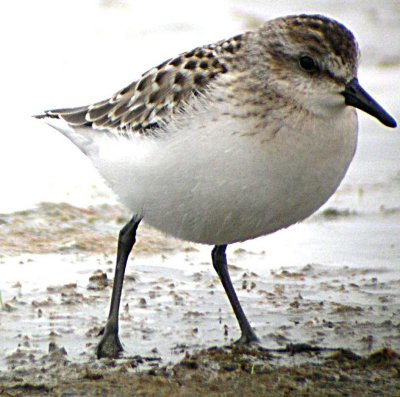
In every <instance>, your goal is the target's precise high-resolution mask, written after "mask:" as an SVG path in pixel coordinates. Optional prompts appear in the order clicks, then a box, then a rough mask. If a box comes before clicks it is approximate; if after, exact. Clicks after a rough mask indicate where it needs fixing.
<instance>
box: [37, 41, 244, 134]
mask: <svg viewBox="0 0 400 397" xmlns="http://www.w3.org/2000/svg"><path fill="white" fill-rule="evenodd" d="M241 38H242V35H239V36H235V37H233V38H231V39H229V40H226V41H221V42H218V43H216V44H212V45H209V46H205V47H198V48H195V49H194V50H192V51H189V52H186V53H183V54H181V55H179V56H177V57H176V58H171V59H169V60H167V61H165V62H163V63H162V64H160V65H158V66H157V67H155V68H153V69H150V70H149V71H147V72H146V73H144V74H143V75H142V76H141V78H140V79H139V80H137V81H135V82H133V83H131V84H130V85H128V86H127V87H125V88H124V89H122V90H121V91H119V92H117V93H116V94H114V95H113V96H112V97H111V98H109V99H107V100H104V101H101V102H97V103H94V104H92V105H89V106H82V107H77V108H70V109H54V110H48V111H46V112H45V114H44V115H40V116H36V117H38V118H45V117H51V118H61V119H64V120H65V121H66V122H67V123H68V124H69V125H70V126H71V127H83V126H86V127H91V128H93V129H98V130H104V129H107V130H117V131H144V130H146V129H151V128H152V127H156V126H157V125H159V123H160V122H161V121H167V120H168V118H169V117H170V116H171V115H172V114H173V112H175V111H176V110H177V109H179V107H180V106H182V104H183V103H185V101H186V100H187V99H189V97H190V96H191V95H193V94H198V93H201V92H202V91H203V90H204V89H205V88H206V87H207V85H208V84H209V82H210V81H212V80H213V79H214V78H216V76H218V75H220V74H222V73H226V72H227V71H228V66H227V63H226V62H225V61H224V54H225V55H226V56H228V58H229V56H231V55H232V54H233V53H235V52H236V51H237V50H238V49H239V48H240V43H241Z"/></svg>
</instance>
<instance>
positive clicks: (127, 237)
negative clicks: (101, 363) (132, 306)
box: [96, 217, 141, 358]
mask: <svg viewBox="0 0 400 397" xmlns="http://www.w3.org/2000/svg"><path fill="white" fill-rule="evenodd" d="M140 221H141V219H138V218H136V217H133V218H132V219H131V220H130V221H129V222H128V223H127V224H126V225H125V226H124V227H123V228H122V229H121V231H120V232H119V238H118V251H117V264H116V267H115V276H114V284H113V291H112V296H111V304H110V313H109V315H108V319H107V324H106V326H105V328H104V333H103V336H102V338H101V341H100V343H99V344H98V345H97V348H96V354H97V358H103V357H109V358H116V357H118V355H119V353H120V352H121V351H122V350H123V348H122V345H121V342H120V341H119V337H118V315H119V305H120V302H121V293H122V284H123V282H124V275H125V267H126V262H127V261H128V257H129V254H130V253H131V251H132V247H133V245H134V244H135V241H136V240H135V238H136V230H137V228H138V226H139V223H140Z"/></svg>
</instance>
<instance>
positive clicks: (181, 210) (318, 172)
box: [34, 14, 396, 358]
mask: <svg viewBox="0 0 400 397" xmlns="http://www.w3.org/2000/svg"><path fill="white" fill-rule="evenodd" d="M359 53H360V51H359V47H358V44H357V41H356V39H355V37H354V35H353V33H352V32H351V31H350V30H349V29H348V28H347V27H345V26H344V25H343V24H341V23H340V22H338V21H336V20H334V19H331V18H328V17H326V16H323V15H318V14H315V15H314V14H312V15H308V14H299V15H288V16H283V17H279V18H275V19H272V20H268V21H266V22H264V23H263V24H261V25H260V26H259V27H258V28H257V29H255V30H252V31H247V32H244V33H241V34H239V35H236V36H234V37H231V38H229V39H226V40H221V41H217V42H215V43H213V44H209V45H204V46H200V47H196V48H194V49H192V50H190V51H187V52H184V53H182V54H180V55H177V56H175V57H172V58H170V59H168V60H166V61H164V62H163V63H161V64H159V65H158V66H156V67H154V68H152V69H150V70H148V71H147V72H145V73H143V74H142V75H141V77H139V78H138V79H137V80H135V81H133V82H132V83H131V84H129V85H127V86H126V87H124V88H123V89H121V90H120V91H118V92H116V93H115V94H114V95H112V96H111V97H110V98H108V99H106V100H103V101H100V102H96V103H93V104H90V105H88V106H80V107H73V108H60V109H54V110H48V111H44V113H42V114H39V115H36V116H34V117H36V118H38V119H41V120H44V121H45V122H46V123H48V124H49V125H50V126H52V127H54V128H55V129H56V130H58V131H59V132H61V133H62V134H63V135H65V136H66V137H67V138H68V139H69V140H70V141H72V143H73V144H75V145H76V146H77V147H78V148H79V149H80V150H81V151H82V152H83V153H84V154H85V155H86V156H87V157H88V158H89V159H90V160H91V161H92V163H93V165H94V166H95V167H96V169H97V170H98V172H99V173H100V175H101V176H102V177H103V178H104V180H105V182H106V183H107V184H108V186H109V187H110V188H111V189H112V190H113V191H114V192H115V193H116V195H117V196H118V197H119V199H120V201H121V202H122V204H123V205H124V206H125V207H127V209H128V210H129V211H130V213H131V214H132V216H131V218H130V220H129V222H128V223H127V224H126V225H125V226H124V227H123V228H122V229H121V231H120V233H119V238H118V248H117V259H116V267H115V276H114V283H113V290H112V296H111V303H110V310H109V315H108V319H107V322H106V325H105V327H104V332H103V334H102V337H101V340H100V342H99V343H98V345H97V347H96V355H97V357H98V358H103V357H108V358H113V357H118V356H119V355H120V354H121V352H122V351H123V346H122V343H121V341H120V339H119V323H118V318H119V308H120V302H121V291H122V286H123V280H124V274H125V268H126V264H127V260H128V257H129V255H130V253H131V250H132V248H133V246H134V244H135V242H136V231H137V228H138V226H139V224H140V223H141V221H143V222H145V223H147V224H148V225H150V226H153V227H155V228H156V229H158V230H160V231H161V232H164V233H165V234H166V235H170V236H174V237H177V238H179V239H182V240H186V241H191V242H195V243H201V244H207V245H211V246H213V248H212V251H211V260H212V264H213V267H214V269H215V270H216V272H217V274H218V276H219V278H220V280H221V283H222V286H223V288H224V289H225V292H226V294H227V296H228V299H229V301H230V304H231V306H232V309H233V311H234V314H235V316H236V318H237V321H238V324H239V327H240V332H241V335H240V338H239V339H238V340H237V341H236V342H237V343H241V344H253V343H254V344H256V343H258V342H259V338H258V337H257V335H256V332H255V331H254V329H253V327H252V326H251V324H250V322H249V321H248V319H247V317H246V315H245V313H244V311H243V309H242V306H241V304H240V302H239V300H238V297H237V295H236V292H235V289H234V287H233V284H232V281H231V279H230V275H229V271H228V264H227V257H226V248H227V246H228V245H229V244H232V243H237V242H243V241H246V240H249V239H254V238H256V237H259V236H264V235H268V234H271V233H274V232H275V231H277V230H280V229H283V228H287V227H289V226H290V225H293V224H295V223H297V222H300V221H302V220H304V219H305V218H307V217H309V216H310V215H311V214H313V213H314V212H315V211H316V210H317V209H318V208H320V207H321V206H322V205H323V204H324V203H325V202H326V201H327V200H328V198H329V197H330V196H331V195H332V194H333V193H334V192H335V191H336V189H337V187H338V186H339V184H340V182H341V180H342V179H343V177H344V175H345V173H346V171H347V169H348V167H349V165H350V163H351V161H352V159H353V156H354V153H355V150H356V146H357V135H358V118H357V113H356V108H358V109H360V110H362V111H364V112H366V113H368V114H369V115H371V116H373V117H374V118H376V119H377V120H379V121H380V122H381V123H382V124H384V125H385V126H387V127H390V128H395V127H396V121H395V119H394V118H393V117H392V116H390V115H389V114H388V113H387V112H386V111H385V110H384V109H383V108H382V107H381V106H380V105H379V104H378V103H377V102H376V101H375V100H374V99H373V98H372V97H371V96H370V95H369V94H368V93H367V92H366V91H365V90H364V89H363V88H362V86H361V85H360V83H359V81H358V76H357V72H358V64H359V56H360V54H359Z"/></svg>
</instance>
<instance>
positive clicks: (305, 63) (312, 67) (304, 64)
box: [299, 55, 318, 72]
mask: <svg viewBox="0 0 400 397" xmlns="http://www.w3.org/2000/svg"><path fill="white" fill-rule="evenodd" d="M299 65H300V67H301V68H302V69H303V70H305V71H306V72H317V71H318V66H317V64H316V63H315V61H314V59H312V58H311V57H310V56H308V55H303V56H301V57H300V59H299Z"/></svg>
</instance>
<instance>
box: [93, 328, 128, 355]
mask: <svg viewBox="0 0 400 397" xmlns="http://www.w3.org/2000/svg"><path fill="white" fill-rule="evenodd" d="M123 350H124V349H123V347H122V344H121V342H120V340H119V337H118V333H117V332H107V327H106V328H105V331H104V334H103V336H102V338H101V340H100V342H99V344H98V345H97V347H96V356H97V358H99V359H100V358H118V357H119V355H120V353H121V352H122V351H123Z"/></svg>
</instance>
